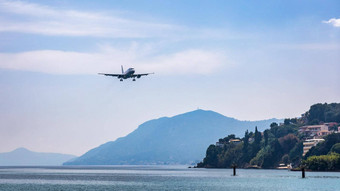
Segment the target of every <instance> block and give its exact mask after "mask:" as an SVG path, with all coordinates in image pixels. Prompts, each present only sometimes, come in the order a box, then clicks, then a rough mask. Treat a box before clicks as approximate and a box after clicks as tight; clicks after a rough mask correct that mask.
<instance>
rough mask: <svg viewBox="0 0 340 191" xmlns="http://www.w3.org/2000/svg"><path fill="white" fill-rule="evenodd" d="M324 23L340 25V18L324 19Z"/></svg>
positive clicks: (334, 25)
mask: <svg viewBox="0 0 340 191" xmlns="http://www.w3.org/2000/svg"><path fill="white" fill-rule="evenodd" d="M322 22H323V23H327V24H331V25H333V27H340V19H336V18H331V19H329V20H328V21H322Z"/></svg>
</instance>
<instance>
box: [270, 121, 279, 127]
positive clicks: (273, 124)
mask: <svg viewBox="0 0 340 191" xmlns="http://www.w3.org/2000/svg"><path fill="white" fill-rule="evenodd" d="M277 126H279V125H278V124H277V123H275V122H273V123H271V124H270V128H273V127H277Z"/></svg>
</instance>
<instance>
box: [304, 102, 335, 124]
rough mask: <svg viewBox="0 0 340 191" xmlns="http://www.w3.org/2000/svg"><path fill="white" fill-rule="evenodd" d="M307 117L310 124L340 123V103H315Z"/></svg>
mask: <svg viewBox="0 0 340 191" xmlns="http://www.w3.org/2000/svg"><path fill="white" fill-rule="evenodd" d="M305 118H306V119H307V123H308V124H309V125H317V124H319V123H320V122H325V123H326V122H337V123H340V103H331V104H327V103H324V104H321V103H318V104H315V105H312V106H311V107H310V109H309V111H308V112H306V113H305Z"/></svg>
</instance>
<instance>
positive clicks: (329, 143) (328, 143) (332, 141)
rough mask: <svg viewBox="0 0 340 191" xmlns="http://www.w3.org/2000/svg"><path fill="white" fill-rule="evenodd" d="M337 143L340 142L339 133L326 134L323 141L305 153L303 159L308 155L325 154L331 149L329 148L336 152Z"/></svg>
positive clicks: (337, 149) (337, 148)
mask: <svg viewBox="0 0 340 191" xmlns="http://www.w3.org/2000/svg"><path fill="white" fill-rule="evenodd" d="M337 143H340V133H333V134H330V135H327V136H326V137H325V141H324V142H321V143H319V144H318V145H316V146H315V147H312V148H311V149H310V150H309V151H308V153H307V154H306V155H305V159H307V158H308V157H310V156H320V155H326V154H328V153H329V152H330V151H331V149H334V152H337V151H339V144H337ZM333 146H334V148H333Z"/></svg>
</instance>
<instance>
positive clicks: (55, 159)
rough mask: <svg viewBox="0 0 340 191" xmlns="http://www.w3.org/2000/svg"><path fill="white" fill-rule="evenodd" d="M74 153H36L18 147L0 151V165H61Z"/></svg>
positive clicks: (72, 156)
mask: <svg viewBox="0 0 340 191" xmlns="http://www.w3.org/2000/svg"><path fill="white" fill-rule="evenodd" d="M75 157H76V156H74V155H67V154H58V153H38V152H33V151H30V150H27V149H25V148H18V149H15V150H14V151H11V152H7V153H0V166H24V165H25V166H26V165H27V166H31V165H32V166H33V165H36V166H45V165H55V166H57V165H62V164H63V162H65V161H69V160H70V159H72V158H75Z"/></svg>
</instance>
